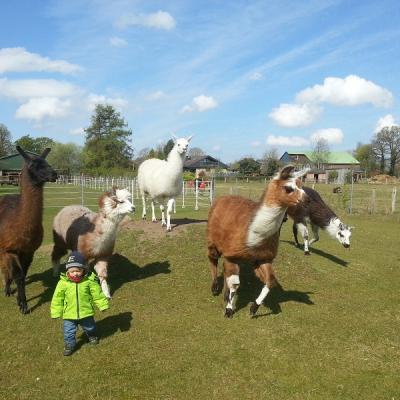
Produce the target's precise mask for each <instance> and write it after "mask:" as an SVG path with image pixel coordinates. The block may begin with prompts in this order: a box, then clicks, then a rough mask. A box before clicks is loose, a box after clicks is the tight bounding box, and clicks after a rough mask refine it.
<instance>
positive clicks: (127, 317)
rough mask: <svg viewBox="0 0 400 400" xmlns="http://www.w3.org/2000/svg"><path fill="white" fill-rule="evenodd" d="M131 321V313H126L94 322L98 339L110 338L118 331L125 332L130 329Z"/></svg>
mask: <svg viewBox="0 0 400 400" xmlns="http://www.w3.org/2000/svg"><path fill="white" fill-rule="evenodd" d="M132 321H133V316H132V312H130V311H126V312H122V313H119V314H117V315H110V316H108V317H106V318H104V319H102V320H100V321H96V325H97V330H98V332H99V336H100V339H104V338H106V337H108V336H112V335H114V334H115V333H117V332H118V331H121V332H127V331H129V330H130V329H131V326H132Z"/></svg>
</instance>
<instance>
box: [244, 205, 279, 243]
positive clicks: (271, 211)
mask: <svg viewBox="0 0 400 400" xmlns="http://www.w3.org/2000/svg"><path fill="white" fill-rule="evenodd" d="M285 212H286V207H280V206H277V205H267V204H265V203H264V202H261V204H260V207H258V209H257V211H256V213H255V215H254V218H253V220H252V222H251V223H250V226H249V230H248V234H247V245H248V246H249V247H255V246H258V245H260V244H261V243H262V242H263V241H264V240H266V239H268V238H269V237H271V236H273V235H274V234H276V233H277V232H278V231H279V229H280V227H281V225H282V221H283V217H284V216H285Z"/></svg>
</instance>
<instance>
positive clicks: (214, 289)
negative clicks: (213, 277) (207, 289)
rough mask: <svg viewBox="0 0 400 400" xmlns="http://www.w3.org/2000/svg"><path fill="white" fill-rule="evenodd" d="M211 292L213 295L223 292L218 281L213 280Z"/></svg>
mask: <svg viewBox="0 0 400 400" xmlns="http://www.w3.org/2000/svg"><path fill="white" fill-rule="evenodd" d="M211 293H212V294H213V296H218V295H219V294H220V293H221V288H220V286H219V284H218V282H217V281H215V282H213V283H212V285H211Z"/></svg>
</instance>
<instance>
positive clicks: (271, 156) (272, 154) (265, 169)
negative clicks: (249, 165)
mask: <svg viewBox="0 0 400 400" xmlns="http://www.w3.org/2000/svg"><path fill="white" fill-rule="evenodd" d="M261 161H262V163H261V174H262V175H266V176H272V175H274V174H275V172H277V171H278V169H279V157H278V151H277V150H276V149H271V150H269V151H267V152H265V153H264V155H263V156H262V160H261Z"/></svg>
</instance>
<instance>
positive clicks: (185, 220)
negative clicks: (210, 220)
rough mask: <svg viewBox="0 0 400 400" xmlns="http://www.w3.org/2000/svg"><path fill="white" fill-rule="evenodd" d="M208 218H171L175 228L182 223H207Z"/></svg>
mask: <svg viewBox="0 0 400 400" xmlns="http://www.w3.org/2000/svg"><path fill="white" fill-rule="evenodd" d="M206 222H207V220H206V219H192V218H174V219H171V224H172V223H173V224H174V225H173V228H175V227H176V226H181V225H193V224H201V223H206Z"/></svg>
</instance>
